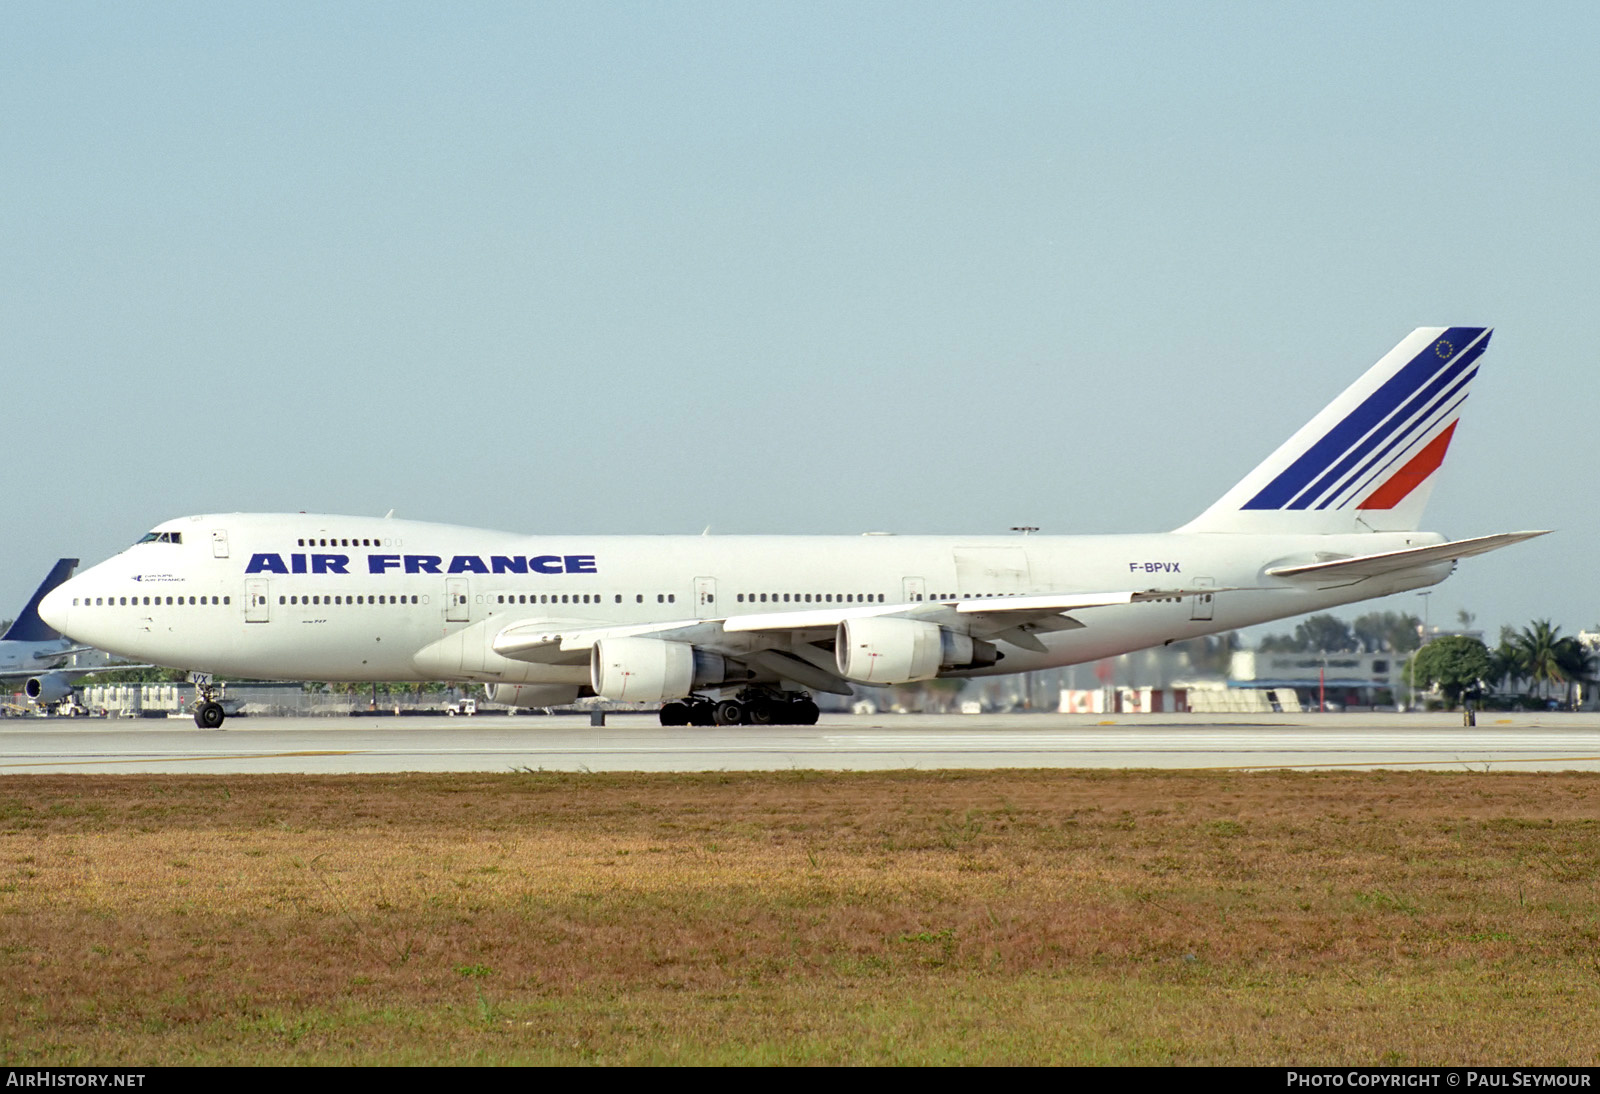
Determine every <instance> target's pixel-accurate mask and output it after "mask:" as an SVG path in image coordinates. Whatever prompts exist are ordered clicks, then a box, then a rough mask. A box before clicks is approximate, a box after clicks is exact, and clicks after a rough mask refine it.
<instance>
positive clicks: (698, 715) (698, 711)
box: [689, 701, 717, 726]
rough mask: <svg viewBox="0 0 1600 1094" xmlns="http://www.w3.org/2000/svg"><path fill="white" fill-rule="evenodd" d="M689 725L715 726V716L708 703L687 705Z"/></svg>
mask: <svg viewBox="0 0 1600 1094" xmlns="http://www.w3.org/2000/svg"><path fill="white" fill-rule="evenodd" d="M689 724H690V725H692V726H714V725H716V724H717V714H716V710H715V709H714V707H713V705H712V704H711V703H709V702H705V701H702V702H698V703H690V704H689Z"/></svg>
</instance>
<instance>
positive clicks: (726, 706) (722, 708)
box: [715, 699, 744, 726]
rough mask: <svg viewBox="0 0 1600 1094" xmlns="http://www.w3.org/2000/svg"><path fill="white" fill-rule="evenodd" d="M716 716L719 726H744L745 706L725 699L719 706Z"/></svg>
mask: <svg viewBox="0 0 1600 1094" xmlns="http://www.w3.org/2000/svg"><path fill="white" fill-rule="evenodd" d="M715 716H716V719H717V725H719V726H737V725H743V724H744V704H743V703H740V702H736V701H735V700H733V699H724V700H723V701H722V702H720V703H718V704H717V707H716V715H715Z"/></svg>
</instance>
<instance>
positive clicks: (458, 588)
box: [444, 577, 469, 623]
mask: <svg viewBox="0 0 1600 1094" xmlns="http://www.w3.org/2000/svg"><path fill="white" fill-rule="evenodd" d="M468 620H469V614H468V612H467V579H466V578H464V577H447V578H445V581H444V621H445V622H446V623H466V622H467V621H468Z"/></svg>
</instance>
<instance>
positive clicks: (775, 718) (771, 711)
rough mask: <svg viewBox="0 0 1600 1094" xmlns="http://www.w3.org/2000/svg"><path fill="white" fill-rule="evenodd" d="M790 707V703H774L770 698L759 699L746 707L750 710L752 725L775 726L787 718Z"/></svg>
mask: <svg viewBox="0 0 1600 1094" xmlns="http://www.w3.org/2000/svg"><path fill="white" fill-rule="evenodd" d="M788 707H789V704H788V703H774V702H773V701H772V700H770V699H757V700H755V701H754V702H752V703H751V704H750V705H749V706H748V707H746V708H745V709H746V710H747V711H748V712H749V718H750V724H751V725H753V726H775V725H779V724H780V723H782V722H784V721H786V720H787V719H786V718H785V717H784V716H785V715H786V714H788V713H789V710H788Z"/></svg>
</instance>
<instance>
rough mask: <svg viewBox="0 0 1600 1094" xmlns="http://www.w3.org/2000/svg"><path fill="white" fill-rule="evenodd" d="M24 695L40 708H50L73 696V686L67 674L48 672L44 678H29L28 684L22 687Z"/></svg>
mask: <svg viewBox="0 0 1600 1094" xmlns="http://www.w3.org/2000/svg"><path fill="white" fill-rule="evenodd" d="M22 693H23V694H24V695H26V696H27V697H28V698H29V699H32V700H33V701H34V702H35V703H38V704H39V705H40V706H49V705H50V704H51V703H59V702H61V700H63V699H65V698H66V697H67V696H68V695H71V694H72V685H71V684H70V683H69V682H68V681H67V678H66V675H65V674H63V673H59V672H47V673H45V674H44V675H43V676H30V677H28V681H27V683H25V684H23V685H22Z"/></svg>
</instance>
